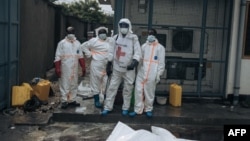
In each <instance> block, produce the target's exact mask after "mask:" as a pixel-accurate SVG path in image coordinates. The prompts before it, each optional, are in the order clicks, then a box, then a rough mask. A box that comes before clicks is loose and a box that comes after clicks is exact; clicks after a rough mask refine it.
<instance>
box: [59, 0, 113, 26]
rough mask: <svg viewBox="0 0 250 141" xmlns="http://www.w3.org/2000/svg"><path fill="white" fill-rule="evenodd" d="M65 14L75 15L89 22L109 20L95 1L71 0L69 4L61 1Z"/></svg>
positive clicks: (105, 21)
mask: <svg viewBox="0 0 250 141" xmlns="http://www.w3.org/2000/svg"><path fill="white" fill-rule="evenodd" d="M62 7H63V9H62V10H63V12H64V14H65V15H68V16H74V17H77V18H79V19H81V20H83V21H86V22H90V23H107V22H110V19H111V18H110V16H107V15H105V14H104V13H103V12H102V11H101V8H100V7H99V4H98V3H97V2H96V1H89V2H83V1H78V2H73V3H71V4H66V3H62Z"/></svg>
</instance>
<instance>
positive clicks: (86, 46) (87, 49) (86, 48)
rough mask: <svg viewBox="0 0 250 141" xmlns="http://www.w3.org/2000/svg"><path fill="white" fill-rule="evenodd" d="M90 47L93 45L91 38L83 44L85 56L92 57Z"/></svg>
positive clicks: (82, 48)
mask: <svg viewBox="0 0 250 141" xmlns="http://www.w3.org/2000/svg"><path fill="white" fill-rule="evenodd" d="M90 47H91V42H90V40H89V41H86V42H84V43H82V44H81V50H82V52H84V54H85V56H86V57H87V58H90V57H91V51H90Z"/></svg>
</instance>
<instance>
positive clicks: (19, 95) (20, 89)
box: [11, 83, 32, 106]
mask: <svg viewBox="0 0 250 141" xmlns="http://www.w3.org/2000/svg"><path fill="white" fill-rule="evenodd" d="M31 91H32V87H31V86H30V85H29V84H28V83H23V84H22V85H21V86H13V87H12V103H11V105H12V106H22V105H23V104H24V103H25V102H26V101H27V100H30V98H31Z"/></svg>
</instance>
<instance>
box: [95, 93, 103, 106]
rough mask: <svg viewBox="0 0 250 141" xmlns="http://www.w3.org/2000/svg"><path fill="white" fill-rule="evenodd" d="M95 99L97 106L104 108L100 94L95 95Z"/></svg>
mask: <svg viewBox="0 0 250 141" xmlns="http://www.w3.org/2000/svg"><path fill="white" fill-rule="evenodd" d="M94 100H95V107H96V108H102V105H101V103H100V99H99V94H96V95H94Z"/></svg>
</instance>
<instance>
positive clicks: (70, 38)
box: [67, 34, 75, 40]
mask: <svg viewBox="0 0 250 141" xmlns="http://www.w3.org/2000/svg"><path fill="white" fill-rule="evenodd" d="M67 38H68V39H69V40H74V39H75V35H74V34H68V35H67Z"/></svg>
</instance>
